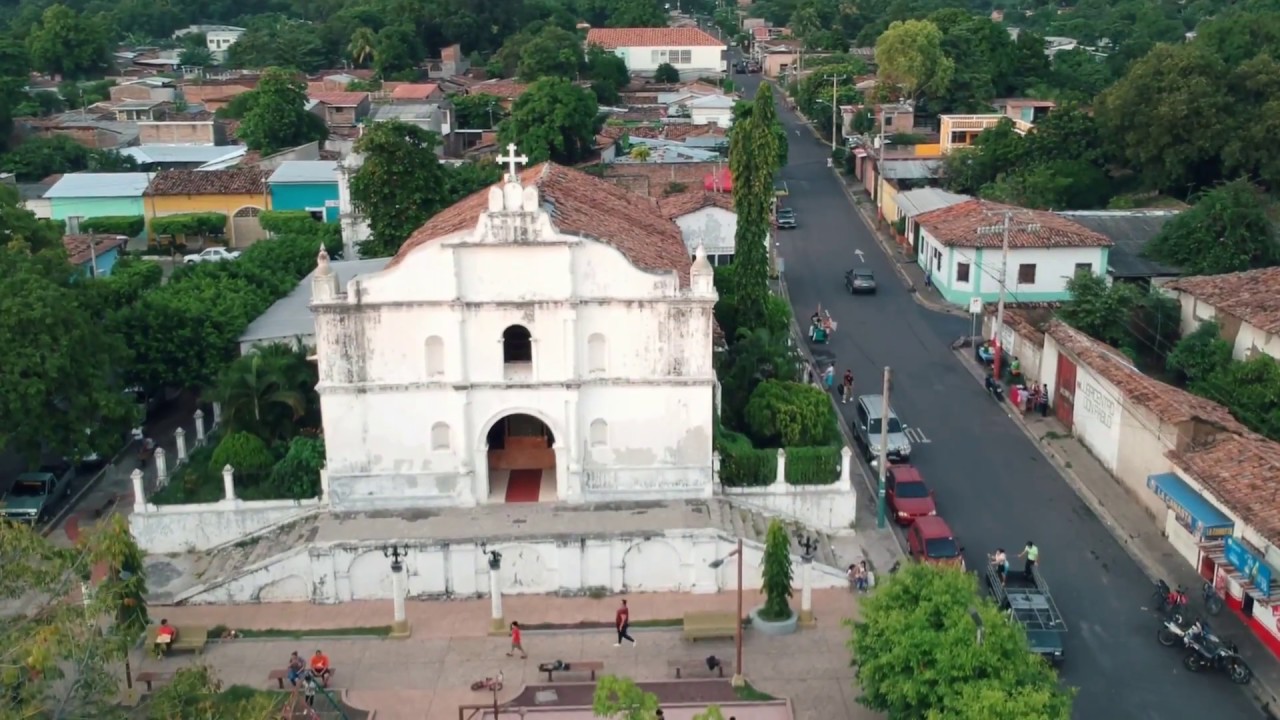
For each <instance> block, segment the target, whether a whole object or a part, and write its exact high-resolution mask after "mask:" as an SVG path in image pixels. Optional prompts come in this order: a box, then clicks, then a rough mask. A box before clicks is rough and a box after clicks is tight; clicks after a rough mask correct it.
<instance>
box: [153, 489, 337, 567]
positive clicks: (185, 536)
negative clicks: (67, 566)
mask: <svg viewBox="0 0 1280 720" xmlns="http://www.w3.org/2000/svg"><path fill="white" fill-rule="evenodd" d="M321 507H322V503H321V501H320V500H255V501H244V500H232V501H222V502H216V503H201V504H196V505H146V506H145V507H138V506H134V510H133V512H132V513H131V514H130V515H129V529H130V530H131V531H132V532H133V536H134V538H136V539H137V541H138V547H141V548H142V549H143V550H144V551H146V552H148V553H151V554H161V553H187V552H198V551H203V550H209V549H211V548H215V547H217V546H219V545H224V544H226V543H230V542H235V541H237V540H240V539H241V538H243V537H244V536H246V535H252V534H253V533H256V532H259V531H262V530H266V529H267V528H271V527H275V526H278V525H280V524H282V523H286V522H290V521H293V520H297V519H299V518H303V517H306V516H308V515H312V514H314V513H316V512H319V511H320V510H321Z"/></svg>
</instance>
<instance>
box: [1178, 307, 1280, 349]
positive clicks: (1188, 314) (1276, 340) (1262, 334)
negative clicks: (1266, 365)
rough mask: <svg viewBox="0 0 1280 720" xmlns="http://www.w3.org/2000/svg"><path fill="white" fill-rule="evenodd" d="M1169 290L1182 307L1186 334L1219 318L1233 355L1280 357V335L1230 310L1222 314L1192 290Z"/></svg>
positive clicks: (1184, 333) (1224, 336)
mask: <svg viewBox="0 0 1280 720" xmlns="http://www.w3.org/2000/svg"><path fill="white" fill-rule="evenodd" d="M1166 292H1167V293H1168V294H1169V295H1170V296H1172V297H1173V298H1174V299H1175V300H1177V301H1178V304H1179V305H1180V306H1181V308H1182V313H1181V328H1182V334H1183V335H1184V336H1185V335H1189V334H1191V333H1193V332H1195V330H1196V328H1198V327H1200V325H1201V324H1203V323H1206V322H1208V321H1210V320H1217V321H1218V323H1219V325H1220V326H1221V332H1222V339H1224V340H1226V341H1227V342H1229V343H1231V357H1233V358H1235V359H1236V360H1247V359H1249V357H1251V356H1252V354H1253V353H1263V354H1265V355H1270V356H1271V357H1273V358H1276V359H1277V360H1280V335H1277V334H1274V333H1268V332H1266V331H1265V330H1262V329H1260V328H1258V327H1256V326H1254V325H1250V324H1249V323H1247V322H1243V321H1242V320H1241V319H1239V318H1237V317H1235V316H1234V315H1230V314H1228V313H1222V315H1221V317H1219V313H1218V310H1217V308H1215V307H1214V306H1213V305H1210V304H1209V303H1207V302H1205V301H1203V300H1200V299H1198V298H1196V296H1194V295H1191V294H1190V293H1184V292H1178V291H1176V290H1169V291H1166Z"/></svg>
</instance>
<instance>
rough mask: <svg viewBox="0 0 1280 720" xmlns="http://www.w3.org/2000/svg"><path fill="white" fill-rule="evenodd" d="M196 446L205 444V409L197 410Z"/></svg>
mask: <svg viewBox="0 0 1280 720" xmlns="http://www.w3.org/2000/svg"><path fill="white" fill-rule="evenodd" d="M193 417H195V419H196V447H199V446H201V445H203V444H204V411H203V410H196V414H195V415H194V416H193Z"/></svg>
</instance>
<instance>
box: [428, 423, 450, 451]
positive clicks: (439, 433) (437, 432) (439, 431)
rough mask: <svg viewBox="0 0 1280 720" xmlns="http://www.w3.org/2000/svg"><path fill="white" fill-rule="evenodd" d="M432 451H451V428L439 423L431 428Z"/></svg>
mask: <svg viewBox="0 0 1280 720" xmlns="http://www.w3.org/2000/svg"><path fill="white" fill-rule="evenodd" d="M431 449H432V450H448V449H449V426H448V425H446V424H444V423H442V422H438V423H436V424H435V425H432V426H431Z"/></svg>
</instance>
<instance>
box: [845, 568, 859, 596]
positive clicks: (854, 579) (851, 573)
mask: <svg viewBox="0 0 1280 720" xmlns="http://www.w3.org/2000/svg"><path fill="white" fill-rule="evenodd" d="M844 575H845V577H847V578H849V592H853V591H854V590H857V589H858V566H857V565H852V564H851V565H849V569H848V570H847V571H845V574H844Z"/></svg>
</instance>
